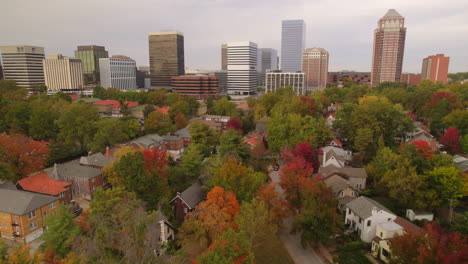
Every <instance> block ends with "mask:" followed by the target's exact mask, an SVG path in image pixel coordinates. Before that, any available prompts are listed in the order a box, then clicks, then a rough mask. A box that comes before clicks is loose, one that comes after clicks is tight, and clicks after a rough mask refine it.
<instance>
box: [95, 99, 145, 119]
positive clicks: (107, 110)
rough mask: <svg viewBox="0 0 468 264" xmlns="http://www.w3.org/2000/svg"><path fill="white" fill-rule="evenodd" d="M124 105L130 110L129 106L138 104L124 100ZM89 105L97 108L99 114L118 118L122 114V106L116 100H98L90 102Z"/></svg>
mask: <svg viewBox="0 0 468 264" xmlns="http://www.w3.org/2000/svg"><path fill="white" fill-rule="evenodd" d="M123 104H124V105H125V107H126V108H127V109H128V110H129V111H130V109H131V108H133V107H136V106H138V102H124V103H123ZM91 105H93V106H95V107H96V108H97V109H98V112H99V114H101V115H105V116H111V117H114V118H119V117H122V116H123V113H122V108H123V107H124V106H122V105H121V104H120V102H119V101H117V100H100V101H95V102H92V103H91Z"/></svg>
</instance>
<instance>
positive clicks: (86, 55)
mask: <svg viewBox="0 0 468 264" xmlns="http://www.w3.org/2000/svg"><path fill="white" fill-rule="evenodd" d="M101 58H109V53H108V52H107V51H106V48H105V47H103V46H96V45H88V46H78V49H77V50H75V59H78V60H81V63H82V64H83V73H84V82H85V84H98V83H99V76H100V74H99V59H101Z"/></svg>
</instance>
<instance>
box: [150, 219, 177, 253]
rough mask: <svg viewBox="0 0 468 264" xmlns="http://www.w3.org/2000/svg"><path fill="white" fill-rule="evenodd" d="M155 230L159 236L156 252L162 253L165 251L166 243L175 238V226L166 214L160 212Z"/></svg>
mask: <svg viewBox="0 0 468 264" xmlns="http://www.w3.org/2000/svg"><path fill="white" fill-rule="evenodd" d="M154 232H155V235H156V236H157V237H158V248H157V249H155V251H156V252H155V253H156V254H157V255H160V254H161V253H162V252H163V250H162V247H163V246H164V244H165V243H166V242H167V241H169V240H173V239H174V238H175V232H174V227H173V226H172V225H171V223H169V221H168V220H167V218H166V216H164V215H163V214H162V213H160V212H158V213H157V214H156V226H155V230H154Z"/></svg>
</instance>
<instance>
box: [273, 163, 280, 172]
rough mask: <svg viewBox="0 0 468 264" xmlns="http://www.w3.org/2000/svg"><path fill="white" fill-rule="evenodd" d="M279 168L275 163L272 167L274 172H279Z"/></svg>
mask: <svg viewBox="0 0 468 264" xmlns="http://www.w3.org/2000/svg"><path fill="white" fill-rule="evenodd" d="M279 168H280V165H279V164H278V163H276V164H275V166H273V170H274V171H279Z"/></svg>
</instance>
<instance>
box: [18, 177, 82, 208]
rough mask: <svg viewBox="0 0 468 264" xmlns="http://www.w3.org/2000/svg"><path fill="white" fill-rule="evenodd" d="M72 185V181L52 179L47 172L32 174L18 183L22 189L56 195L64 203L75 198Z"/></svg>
mask: <svg viewBox="0 0 468 264" xmlns="http://www.w3.org/2000/svg"><path fill="white" fill-rule="evenodd" d="M71 185H72V183H71V182H66V181H59V180H55V179H51V178H49V175H47V174H45V173H38V174H34V175H31V176H29V177H26V178H24V179H21V180H19V181H18V183H16V186H17V187H18V189H20V190H24V191H28V192H35V193H41V194H46V195H51V196H55V197H57V198H58V199H59V200H60V201H61V202H62V203H70V202H71V200H72V199H73V198H72V188H71Z"/></svg>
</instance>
